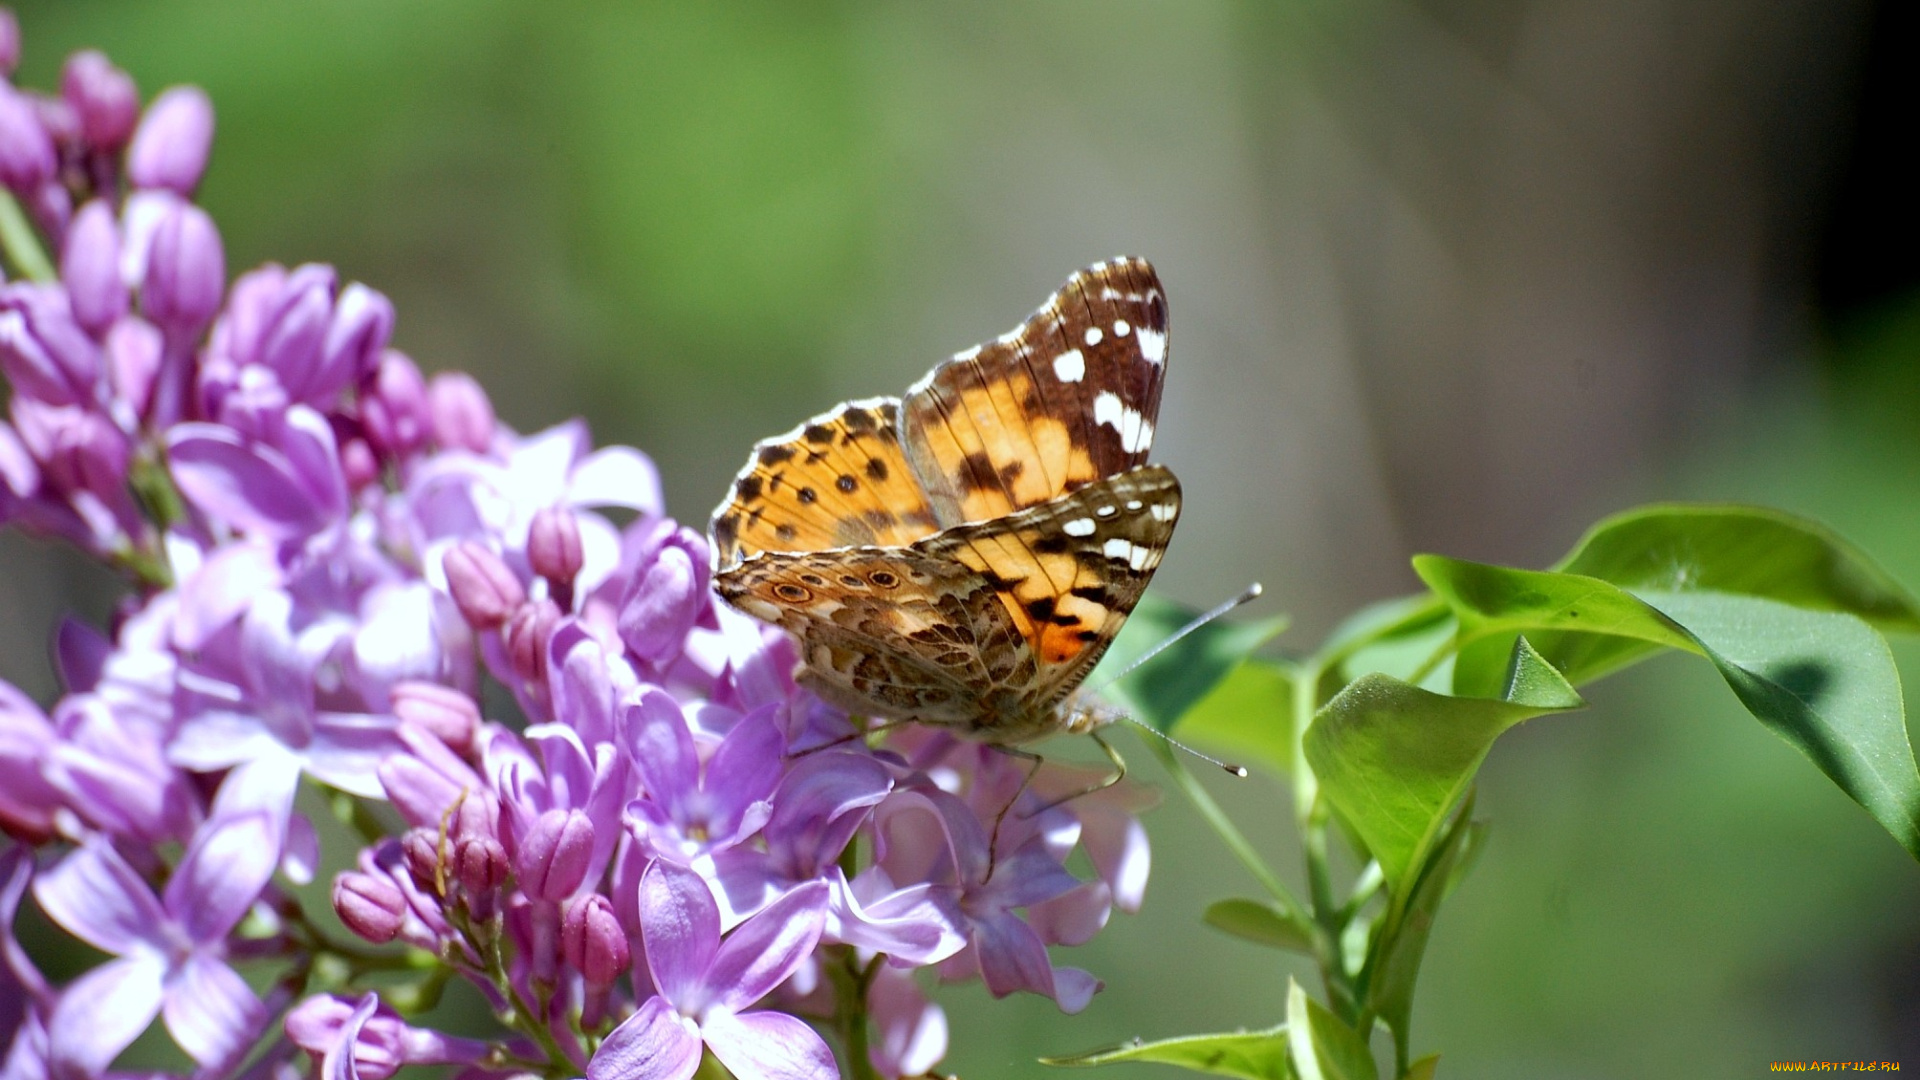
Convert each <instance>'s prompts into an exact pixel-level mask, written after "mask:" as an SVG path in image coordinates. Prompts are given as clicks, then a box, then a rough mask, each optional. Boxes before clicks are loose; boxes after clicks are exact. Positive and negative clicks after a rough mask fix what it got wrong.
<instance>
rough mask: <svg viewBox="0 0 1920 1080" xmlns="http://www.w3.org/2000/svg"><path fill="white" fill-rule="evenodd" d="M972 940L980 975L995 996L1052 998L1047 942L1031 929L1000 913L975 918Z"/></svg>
mask: <svg viewBox="0 0 1920 1080" xmlns="http://www.w3.org/2000/svg"><path fill="white" fill-rule="evenodd" d="M972 937H973V947H974V952H975V953H976V958H977V959H978V960H979V963H980V976H981V978H982V979H984V980H986V984H987V990H988V991H989V992H991V993H992V994H993V996H994V997H1006V996H1007V995H1008V994H1011V993H1013V992H1014V991H1015V990H1027V991H1030V992H1032V993H1035V994H1041V995H1043V996H1046V997H1052V996H1053V962H1052V961H1051V960H1049V959H1048V958H1047V946H1046V943H1045V942H1043V941H1041V940H1040V935H1039V934H1036V933H1034V931H1033V928H1032V927H1030V926H1028V925H1027V924H1026V923H1024V922H1021V921H1020V919H1019V918H1017V917H1016V916H1014V915H1013V914H1012V913H1010V912H1002V913H1000V914H998V915H994V916H991V917H989V918H984V919H975V920H974V923H973V934H972Z"/></svg>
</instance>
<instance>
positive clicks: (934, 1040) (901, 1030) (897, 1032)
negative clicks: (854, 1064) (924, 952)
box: [867, 967, 947, 1076]
mask: <svg viewBox="0 0 1920 1080" xmlns="http://www.w3.org/2000/svg"><path fill="white" fill-rule="evenodd" d="M867 1003H868V1004H867V1007H868V1012H869V1013H870V1014H871V1015H872V1017H873V1024H874V1027H875V1028H876V1029H878V1031H879V1034H880V1038H879V1039H877V1040H875V1042H874V1044H873V1046H872V1047H871V1049H870V1050H869V1051H868V1054H869V1056H870V1060H872V1062H873V1066H874V1068H876V1069H878V1070H880V1072H881V1073H882V1074H883V1075H885V1076H921V1075H924V1074H926V1073H928V1072H930V1071H931V1070H932V1069H933V1067H934V1066H935V1065H938V1064H940V1059H941V1058H943V1057H946V1056H947V1014H946V1011H945V1010H944V1009H942V1008H940V1006H938V1005H935V1004H934V1003H933V1002H931V1001H928V1000H927V996H926V995H925V994H923V993H921V992H920V988H919V987H918V986H916V985H914V982H913V977H912V976H911V975H909V974H908V973H906V972H904V971H902V970H900V969H899V968H893V967H883V968H881V969H880V971H879V973H878V974H877V975H876V976H875V978H874V980H873V987H872V989H870V990H868V991H867Z"/></svg>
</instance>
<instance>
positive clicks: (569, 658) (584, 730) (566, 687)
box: [547, 620, 614, 743]
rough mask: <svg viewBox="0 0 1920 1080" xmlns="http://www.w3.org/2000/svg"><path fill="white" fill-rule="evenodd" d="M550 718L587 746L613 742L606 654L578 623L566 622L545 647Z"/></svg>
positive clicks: (610, 691) (612, 701)
mask: <svg viewBox="0 0 1920 1080" xmlns="http://www.w3.org/2000/svg"><path fill="white" fill-rule="evenodd" d="M547 650H548V664H547V670H548V671H549V672H550V673H551V674H550V675H549V677H548V682H549V684H550V685H551V687H552V692H553V715H554V717H555V718H556V719H558V720H559V721H560V722H561V723H563V724H566V725H568V726H570V727H572V728H573V729H574V730H575V731H577V732H579V733H580V737H581V738H582V739H583V740H585V741H586V742H588V743H602V742H612V741H613V737H614V731H613V709H614V690H613V681H612V679H611V678H610V677H609V675H608V665H607V652H606V649H605V648H604V647H602V646H601V644H600V642H599V640H598V639H597V638H595V637H594V636H593V635H592V634H590V633H588V632H587V630H586V628H585V627H584V626H582V625H581V624H580V623H579V622H577V621H574V620H568V621H567V622H565V623H563V624H561V626H560V627H559V628H558V629H556V630H554V632H553V637H552V639H551V640H550V641H549V642H548V643H547Z"/></svg>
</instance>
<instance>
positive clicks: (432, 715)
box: [391, 680, 480, 755]
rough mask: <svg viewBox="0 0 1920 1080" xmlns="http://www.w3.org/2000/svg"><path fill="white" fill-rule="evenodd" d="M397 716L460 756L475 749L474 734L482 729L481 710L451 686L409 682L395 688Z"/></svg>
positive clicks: (401, 720) (415, 681) (395, 685)
mask: <svg viewBox="0 0 1920 1080" xmlns="http://www.w3.org/2000/svg"><path fill="white" fill-rule="evenodd" d="M391 700H392V705H391V708H392V709H393V715H395V716H397V717H399V718H400V722H401V723H403V724H413V725H415V726H417V727H420V728H422V729H424V730H426V731H429V732H431V733H432V734H433V736H434V738H436V739H439V740H440V741H441V742H443V743H446V744H447V746H448V748H449V749H451V750H452V751H453V752H454V753H456V754H463V755H464V754H466V753H467V752H468V751H469V750H471V749H473V733H474V731H475V730H476V729H478V728H479V726H480V706H479V705H477V704H475V703H474V700H473V699H472V698H470V697H468V696H467V695H465V694H463V693H461V692H460V691H458V690H455V689H454V688H452V687H451V686H441V685H440V684H439V683H433V682H423V681H419V680H408V681H406V682H400V683H396V684H394V687H393V691H392V696H391Z"/></svg>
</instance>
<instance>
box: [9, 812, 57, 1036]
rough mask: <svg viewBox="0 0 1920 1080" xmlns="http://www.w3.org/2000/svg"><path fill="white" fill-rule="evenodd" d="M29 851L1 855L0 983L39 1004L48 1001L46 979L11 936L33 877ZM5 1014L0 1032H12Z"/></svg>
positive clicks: (22, 1003) (22, 849) (16, 850)
mask: <svg viewBox="0 0 1920 1080" xmlns="http://www.w3.org/2000/svg"><path fill="white" fill-rule="evenodd" d="M32 850H33V849H31V848H27V847H13V848H9V849H8V850H7V851H6V853H5V854H0V965H5V971H4V972H0V980H4V981H10V982H11V983H12V984H13V987H12V989H13V990H14V991H16V992H19V991H24V992H25V993H24V995H23V996H25V997H28V998H31V999H33V1000H34V1001H36V1002H38V1001H46V1000H48V999H49V996H50V994H49V991H48V990H47V980H46V978H45V976H43V975H41V974H40V969H39V968H37V967H35V966H34V963H33V958H32V957H30V956H28V955H27V950H25V949H23V948H21V947H20V942H19V941H18V940H16V939H15V938H14V936H13V920H14V918H15V917H16V916H18V915H19V913H20V901H21V899H22V898H23V897H25V896H26V894H27V886H28V885H29V884H30V883H31V882H32V878H33V856H32ZM0 985H4V982H0ZM20 1007H21V1008H25V1007H26V1002H24V1001H23V1002H21V1003H20ZM3 1008H5V1004H4V1001H0V1009H3ZM7 1015H9V1014H7V1013H5V1012H0V1032H5V1031H9V1030H11V1028H10V1026H8V1025H7V1024H6V1023H5V1021H4V1017H6V1016H7Z"/></svg>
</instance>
